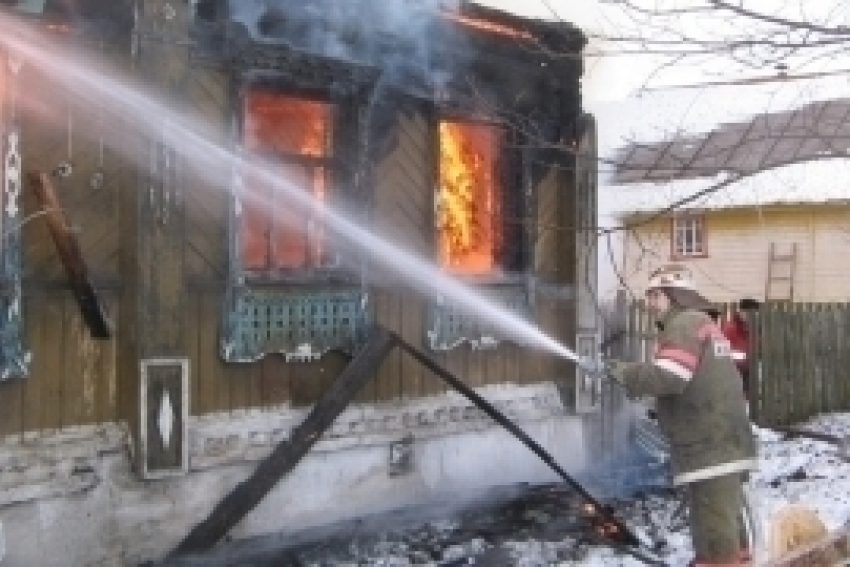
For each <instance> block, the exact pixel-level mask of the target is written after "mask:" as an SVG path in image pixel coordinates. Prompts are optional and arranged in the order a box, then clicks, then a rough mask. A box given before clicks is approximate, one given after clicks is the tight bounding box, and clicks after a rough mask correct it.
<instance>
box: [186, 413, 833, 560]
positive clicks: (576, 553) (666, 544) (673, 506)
mask: <svg viewBox="0 0 850 567" xmlns="http://www.w3.org/2000/svg"><path fill="white" fill-rule="evenodd" d="M801 427H805V428H806V429H809V430H811V431H817V432H824V433H830V434H834V435H837V436H838V437H843V436H844V435H847V434H850V413H836V414H830V415H822V416H818V417H817V418H815V419H812V420H810V421H809V422H807V423H805V424H802V425H801ZM755 433H756V435H757V439H758V443H759V468H758V470H757V471H754V472H753V473H752V474H751V475H750V478H749V482H748V484H747V487H746V490H747V494H748V500H749V502H750V505H751V507H753V516H754V521H755V523H756V534H757V538H759V540H758V544H757V546H756V550H755V551H756V553H759V551H760V549H761V550H764V549H766V546H767V545H768V542H767V540H766V537H767V534H769V530H768V527H769V525H770V520H771V517H772V516H773V515H774V514H775V512H777V511H779V510H781V509H783V508H785V507H786V506H789V505H802V506H804V507H807V508H808V509H810V510H812V511H813V512H815V513H816V514H817V515H818V516H819V518H820V519H821V520H822V521H823V523H824V524H825V526H826V528H827V529H828V530H836V529H838V528H841V527H843V526H845V525H847V524H848V520H850V463H848V462H847V461H846V460H844V459H843V458H841V453H840V451H841V447H838V446H836V445H835V444H831V443H827V442H822V441H816V440H812V439H807V438H802V437H797V438H794V439H785V438H784V437H783V436H782V435H780V434H778V433H776V432H775V431H772V430H768V429H762V428H758V427H755ZM529 458H530V459H531V458H535V457H533V456H532V455H531V454H529ZM602 472H603V471H591V475H590V477H591V478H593V477H599V476H600V475H601V473H602ZM638 474H642V473H638ZM678 494H679V493H677V492H675V491H674V490H673V489H670V488H669V487H658V486H655V487H649V486H643V487H642V488H641V489H640V490H638V491H637V492H633V493H631V494H630V495H629V496H628V497H621V498H611V499H608V500H607V501H606V503H607V504H610V505H611V506H612V507H613V509H614V510H615V514H616V516H617V517H618V518H619V519H621V520H623V521H624V522H625V523H626V524H627V525H628V526H629V528H630V530H632V531H633V532H634V533H635V534H636V535H637V536H638V537H639V538H640V539H641V540H642V541H645V542H647V543H648V545H647V546H646V547H647V548H654V549H655V550H656V551H657V554H658V556H659V557H661V558H662V559H663V561H664V562H665V563H666V564H667V565H685V564H687V562H688V561H690V559H691V557H692V551H691V546H690V536H689V533H688V528H687V525H686V521H685V519H684V517H683V516H681V515H679V514H677V511H678V508H679V506H680V502H681V501H680V499H679V497H678ZM490 496H491V497H492V496H493V494H491V495H490ZM576 503H577V500H576V495H575V493H573V492H572V491H571V490H570V489H569V488H568V487H566V486H565V485H563V484H549V485H536V486H531V487H528V486H525V487H523V486H518V485H517V486H511V487H507V488H505V489H504V490H502V491H501V492H500V493H499V497H497V498H488V499H483V500H481V501H480V502H479V505H478V506H477V507H475V508H473V509H469V510H466V511H465V512H464V513H462V514H457V513H456V512H447V511H446V510H447V509H446V508H444V507H440V505H439V504H438V503H434V505H435V510H436V515H435V516H431V517H430V520H428V519H424V518H425V517H424V516H420V514H419V512H417V511H411V510H405V511H403V512H401V515H388V516H385V517H383V519H376V518H372V517H366V518H361V519H360V520H358V521H357V522H356V523H353V524H344V525H340V526H336V527H334V526H331V527H329V528H328V529H327V530H325V531H321V532H313V533H311V534H308V535H307V536H304V535H303V534H302V535H301V536H295V538H294V539H292V540H290V542H292V543H287V545H288V547H287V548H285V549H284V548H283V547H282V546H281V543H280V539H271V540H270V541H271V543H269V541H268V540H267V541H265V542H264V541H257V540H242V541H241V542H239V541H235V542H233V543H232V544H231V546H232V547H231V549H230V551H226V552H224V551H222V552H223V553H225V555H219V556H218V558H219V560H221V559H222V558H223V557H225V556H226V557H228V558H230V559H231V560H233V559H236V558H241V559H248V558H251V559H253V560H257V561H258V562H259V563H260V564H272V563H273V561H272V562H269V563H264V562H263V561H262V560H265V561H269V559H270V558H274V559H278V560H282V559H284V558H286V559H289V560H294V559H295V558H296V557H297V558H298V560H299V561H298V562H299V564H304V565H328V564H369V565H384V566H390V565H392V566H408V565H434V566H442V567H446V566H449V565H518V566H524V567H538V566H544V565H563V566H567V565H571V566H577V567H609V566H610V567H614V566H620V567H638V566H641V565H644V563H642V562H641V561H640V560H638V559H637V558H635V557H632V556H631V555H628V554H625V553H623V552H622V551H615V550H613V549H611V548H608V547H606V546H603V545H599V544H598V543H595V542H594V541H593V540H590V539H588V538H587V536H586V533H587V532H586V531H584V532H582V527H583V526H586V524H587V522H586V521H585V520H584V519H583V518H582V517H581V515H580V514H579V512H578V509H577V508H578V506H577V505H576ZM405 514H406V516H405ZM411 518H414V519H416V523H413V524H411V523H409V522H408V520H410V519H411ZM372 528H374V529H372ZM583 533H584V534H585V535H584V536H583V535H582V534H583ZM311 538H312V539H311ZM239 545H241V546H242V549H243V550H249V553H252V554H254V555H248V556H247V557H246V556H240V555H239V553H240V551H239ZM264 547H265V548H266V549H265V550H264ZM269 547H272V548H274V549H268V548H269ZM227 548H228V546H227V545H225V546H223V547H222V548H219V549H220V550H227ZM228 553H230V554H231V555H227V554H228ZM234 553H235V554H234ZM269 553H271V555H269ZM757 557H760V558H762V560H759V561H758V562H757V563H756V564H762V563H763V560H764V558H765V555H764V554H760V555H757ZM200 564H203V565H210V564H213V565H218V564H220V563H217V562H215V556H207V557H204V558H201V560H200V562H191V561H189V562H186V563H183V562H178V563H175V565H200ZM221 564H224V563H221Z"/></svg>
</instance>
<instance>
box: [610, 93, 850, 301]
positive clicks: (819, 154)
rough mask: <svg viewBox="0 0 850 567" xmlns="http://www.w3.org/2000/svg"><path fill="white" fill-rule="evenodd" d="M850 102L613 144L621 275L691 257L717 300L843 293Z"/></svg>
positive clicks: (634, 286) (849, 219)
mask: <svg viewBox="0 0 850 567" xmlns="http://www.w3.org/2000/svg"><path fill="white" fill-rule="evenodd" d="M849 110H850V99H842V100H831V101H828V102H820V103H814V104H809V105H806V106H803V107H800V108H798V109H796V110H793V111H790V112H783V113H776V114H765V115H760V116H758V117H757V118H755V119H753V120H752V121H750V122H741V123H735V124H723V125H721V126H719V127H718V128H716V129H715V130H713V131H711V132H709V133H706V134H703V135H697V136H689V137H687V138H680V139H676V140H673V141H668V142H662V143H655V144H638V143H633V144H630V145H629V146H627V147H624V148H622V149H621V150H620V152H619V155H618V157H617V159H616V162H615V163H616V165H615V168H614V172H613V175H612V179H611V183H609V190H611V192H612V193H613V194H615V195H616V196H617V198H618V200H619V201H620V203H621V204H620V206H619V212H618V215H617V216H618V218H619V222H620V224H621V225H622V230H621V231H620V234H621V235H622V238H621V240H620V244H621V254H622V257H621V260H620V262H619V264H620V265H619V266H618V272H619V276H620V280H621V282H622V283H624V284H625V285H626V286H627V287H628V288H630V290H631V291H632V292H634V293H635V294H642V292H643V289H642V287H641V286H642V285H644V283H645V282H646V280H647V275H648V274H649V272H651V271H652V270H653V269H655V268H656V267H658V266H659V265H662V264H667V263H671V262H676V263H681V264H684V265H686V266H688V267H689V268H690V270H691V272H692V273H693V275H694V278H695V280H696V281H697V283H698V284H699V286H700V288H701V289H702V290H704V292H705V295H706V296H707V297H709V298H710V299H711V300H713V301H718V302H727V301H735V300H738V299H741V298H743V297H752V298H754V299H759V300H765V299H771V300H791V301H846V300H847V299H848V298H850V277H848V276H850V269H848V265H850V263H848V258H850V165H848V164H847V163H846V162H847V152H848V151H850V120H848V119H847V118H846V117H847V115H848V111H849Z"/></svg>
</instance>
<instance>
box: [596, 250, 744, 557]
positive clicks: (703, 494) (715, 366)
mask: <svg viewBox="0 0 850 567" xmlns="http://www.w3.org/2000/svg"><path fill="white" fill-rule="evenodd" d="M646 301H647V305H648V307H649V309H650V311H651V312H652V313H653V316H654V317H655V319H656V322H657V326H658V329H659V333H658V339H657V344H656V348H655V353H654V355H653V358H652V361H651V362H647V363H639V362H621V361H615V362H613V363H612V365H611V375H612V377H613V378H614V379H615V380H616V381H617V382H619V383H621V384H622V385H623V386H624V387H625V388H626V390H627V391H628V392H629V394H630V395H632V396H653V397H655V398H656V400H657V403H656V411H657V418H658V424H659V427H660V428H661V430H662V431H663V432H664V434H665V435H666V436H667V437H668V438H669V441H670V465H671V468H672V473H673V484H674V485H676V486H682V485H684V486H686V487H687V491H688V497H689V504H690V526H691V539H692V542H693V548H694V552H695V559H694V562H693V564H694V565H747V564H748V561H749V550H748V549H743V546H742V545H741V541H742V540H741V535H740V534H741V533H742V530H743V525H742V519H741V510H742V508H743V504H744V501H743V499H744V492H743V482H744V478H745V475H746V473H747V471H749V470H752V469H754V468H755V467H756V464H757V461H756V448H755V439H754V436H753V433H752V429H751V426H750V422H749V420H748V418H747V414H746V409H745V405H744V401H743V400H742V399H741V398H740V397H735V396H732V395H730V394H731V393H732V392H735V393H737V392H740V388H741V384H740V377H739V376H738V372H737V370H736V369H735V363H734V361H733V360H732V355H731V349H730V346H729V341H728V340H726V338H725V337H724V336H723V334H722V333H721V332H720V329H719V328H718V327H717V325H716V323H714V322H713V321H712V319H711V317H710V316H709V315H708V314H707V312H710V310H711V308H712V307H711V305H710V304H709V302H708V301H707V300H706V299H704V298H703V297H702V296H701V295H700V294H699V293H698V292H697V291H696V288H695V287H694V284H693V280H692V279H691V277H690V274H689V273H688V271H687V270H686V269H685V268H684V267H683V266H678V265H672V266H665V267H663V268H661V269H659V270H657V271H656V272H654V273H653V274H652V275H651V277H650V279H649V285H648V287H647V291H646ZM736 400H738V401H739V402H740V403H736Z"/></svg>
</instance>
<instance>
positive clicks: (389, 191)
mask: <svg viewBox="0 0 850 567" xmlns="http://www.w3.org/2000/svg"><path fill="white" fill-rule="evenodd" d="M228 81H229V78H228V76H227V75H226V74H225V73H222V72H218V71H215V70H204V69H202V68H201V69H195V70H193V72H192V73H191V76H190V80H189V81H188V83H187V85H188V86H187V93H188V96H189V104H190V106H192V107H193V108H195V110H196V111H197V112H198V113H200V114H201V116H203V118H204V119H205V120H206V121H207V122H211V123H214V124H219V125H220V126H221V128H222V129H223V130H227V129H228V128H230V120H231V118H230V115H229V110H228V109H229V108H230V103H229V96H230V92H229V88H228V85H227V83H228ZM392 122H393V124H392V125H391V126H390V127H391V128H394V130H395V132H394V134H393V136H392V138H393V144H392V147H391V148H390V149H389V150H388V151H387V152H386V153H385V155H384V156H383V157H382V158H381V159H380V160H379V161H378V162H377V163H375V164H374V170H373V178H374V192H373V202H372V210H371V212H370V222H371V223H372V224H373V226H374V227H375V228H376V229H377V230H379V231H380V232H381V233H382V234H385V235H387V236H389V237H390V238H391V239H392V241H393V242H397V243H400V244H401V245H403V246H404V247H405V248H407V249H409V250H410V251H412V252H413V253H415V254H417V255H419V256H421V257H426V258H430V257H432V253H433V252H432V250H433V238H434V235H433V228H432V227H433V206H434V187H435V182H436V181H435V173H436V166H435V161H434V160H435V159H436V158H435V156H436V155H437V150H436V147H435V143H436V122H435V114H434V112H433V110H432V109H431V107H430V106H428V105H425V104H418V105H417V104H414V103H411V104H410V105H409V106H408V107H405V108H402V109H399V110H398V112H397V113H396V115H395V118H394V119H393V121H392ZM570 183H571V179H570V177H569V176H568V175H563V174H559V173H556V169H554V168H553V170H552V172H550V173H549V174H548V175H544V176H542V180H541V181H540V182H539V187H538V188H535V191H538V192H540V193H541V195H542V199H541V200H540V201H539V202H538V209H537V210H535V211H533V213H532V217H533V218H535V217H539V220H540V222H539V226H540V227H541V228H540V229H539V232H540V233H539V235H538V236H539V238H536V240H537V242H536V245H535V247H534V258H535V260H534V263H535V269H536V270H537V271H539V272H541V274H542V275H543V276H544V277H546V278H547V279H549V280H551V281H560V282H562V283H567V284H569V283H571V278H572V277H573V272H574V268H573V267H571V266H570V265H571V264H572V263H573V258H574V254H571V253H569V250H572V249H574V240H573V237H572V233H571V232H570V231H565V230H562V229H559V228H558V227H563V226H564V225H565V223H566V226H570V225H571V221H566V220H565V219H570V218H572V215H574V212H573V211H574V209H573V207H572V205H571V203H572V197H573V192H572V190H571V185H570ZM219 189H220V188H215V189H213V188H209V187H206V186H205V185H204V184H203V183H202V182H199V181H198V182H190V183H189V186H188V187H187V215H188V222H187V247H188V249H187V256H186V257H187V267H188V270H189V278H190V282H189V287H190V288H192V292H191V293H190V300H189V301H190V313H189V318H190V338H189V344H190V350H191V362H192V368H193V369H194V372H193V376H192V379H193V387H192V399H193V402H192V413H195V414H200V413H207V412H212V411H220V410H233V409H238V408H247V407H256V406H263V405H273V404H278V403H282V402H287V401H290V402H292V403H293V404H295V405H302V404H308V403H311V402H313V401H315V399H317V397H318V396H319V395H320V393H321V392H322V390H323V388H324V387H325V386H326V385H327V384H328V383H329V381H330V380H332V379H333V377H334V376H335V375H336V374H337V373H338V372H339V371H340V370H341V369H342V368H343V367H344V365H345V359H344V358H343V357H342V356H340V355H338V354H335V353H331V354H329V355H326V356H324V357H323V358H322V359H320V360H319V361H315V362H310V363H303V362H290V363H287V362H285V361H284V360H283V358H282V357H280V356H277V355H271V356H267V357H266V358H265V359H263V360H262V361H260V362H257V363H247V364H242V363H240V364H225V363H223V362H222V361H221V360H220V359H219V356H218V345H217V339H218V329H219V325H220V317H221V308H222V302H223V282H224V278H225V277H226V276H225V274H226V273H227V265H226V264H227V258H226V255H227V244H226V238H227V236H226V224H227V220H226V219H227V199H226V191H222V190H219ZM225 189H226V188H225ZM568 264H570V265H568ZM380 280H381V281H382V282H383V285H380V286H375V287H374V288H373V289H371V290H370V302H371V306H372V309H373V312H372V313H373V320H374V321H376V322H378V323H380V324H382V325H384V326H386V327H388V328H390V329H393V330H395V331H396V332H398V333H399V334H400V335H401V336H403V337H404V338H405V339H406V340H408V341H410V342H411V343H412V344H414V345H420V346H424V345H425V332H426V316H427V311H426V310H427V304H426V300H425V299H424V298H422V297H421V296H419V295H418V294H416V293H413V292H409V291H403V290H404V288H405V287H406V286H405V284H404V283H403V282H398V281H395V280H394V276H393V275H392V274H385V275H382V277H381V278H380ZM395 284H398V285H395ZM552 301H553V300H547V299H546V298H540V299H539V300H538V303H537V305H536V315H537V317H538V319H539V320H540V322H541V324H542V326H543V328H544V330H545V331H547V332H550V333H552V334H554V335H556V336H565V337H571V336H572V325H571V324H568V323H566V321H567V320H568V319H569V317H570V315H571V313H572V310H571V307H567V308H565V307H564V306H563V304H562V303H563V302H561V304H559V305H558V306H555V305H553V304H552ZM568 342H569V340H568ZM434 356H435V358H436V359H437V360H438V361H439V362H441V363H442V364H444V365H445V366H446V367H447V368H448V369H449V370H450V371H452V372H455V373H456V374H457V375H458V376H460V377H462V378H463V379H464V380H465V381H467V383H469V384H470V385H472V386H481V385H484V384H492V383H505V382H510V383H516V384H526V383H533V382H541V381H547V380H552V379H553V378H554V377H556V376H557V375H558V373H559V372H561V371H562V365H561V363H560V362H558V361H556V360H555V358H554V357H552V356H550V355H544V354H541V353H540V352H538V351H535V350H533V349H523V348H520V347H518V346H516V345H515V344H512V343H503V344H501V345H500V346H499V347H498V348H497V349H494V350H473V349H471V348H470V347H469V345H466V344H465V345H461V346H459V347H457V348H455V349H452V350H450V351H446V352H438V353H435V354H434ZM444 389H445V387H444V385H443V383H442V381H441V380H440V379H438V378H437V377H436V376H433V375H432V374H431V373H430V372H429V371H427V370H426V369H424V368H422V367H421V365H419V364H418V363H416V362H415V361H414V360H413V359H411V358H410V357H409V356H408V355H405V354H404V353H401V352H393V353H391V354H390V356H389V357H388V358H387V359H386V360H385V361H384V363H383V364H382V365H381V367H380V368H379V369H378V371H377V374H376V376H375V378H374V379H373V380H372V381H370V382H369V383H368V384H367V386H366V388H365V390H364V391H363V392H362V394H361V395H360V399H359V401H364V402H366V401H387V400H396V399H410V398H416V397H420V396H427V395H433V394H437V393H440V392H442V391H444Z"/></svg>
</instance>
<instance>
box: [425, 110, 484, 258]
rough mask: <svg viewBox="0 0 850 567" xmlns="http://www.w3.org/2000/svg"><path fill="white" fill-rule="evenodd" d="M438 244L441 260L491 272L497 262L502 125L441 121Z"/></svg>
mask: <svg viewBox="0 0 850 567" xmlns="http://www.w3.org/2000/svg"><path fill="white" fill-rule="evenodd" d="M439 135H440V183H439V194H438V199H437V219H436V220H437V222H436V225H437V249H438V258H439V262H440V265H441V266H444V267H446V268H448V269H449V270H451V271H452V272H455V273H460V274H475V275H479V274H487V273H490V272H492V271H493V269H494V268H495V264H496V246H497V226H498V207H497V203H496V197H497V195H496V180H495V174H496V157H497V151H498V147H499V143H498V131H497V130H496V128H495V127H493V126H492V125H488V124H483V123H471V122H451V121H443V122H441V123H440V131H439Z"/></svg>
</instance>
